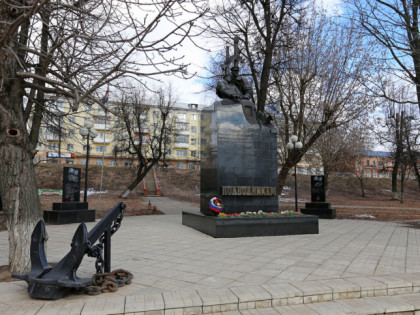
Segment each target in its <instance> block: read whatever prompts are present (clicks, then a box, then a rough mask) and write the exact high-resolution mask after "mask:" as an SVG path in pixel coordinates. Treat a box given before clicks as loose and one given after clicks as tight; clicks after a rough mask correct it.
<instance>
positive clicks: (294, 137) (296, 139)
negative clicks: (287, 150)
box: [290, 135, 298, 143]
mask: <svg viewBox="0 0 420 315" xmlns="http://www.w3.org/2000/svg"><path fill="white" fill-rule="evenodd" d="M290 141H292V142H293V143H295V142H296V141H298V136H296V135H292V136H291V137H290Z"/></svg>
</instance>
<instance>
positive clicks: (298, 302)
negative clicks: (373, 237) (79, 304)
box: [125, 273, 420, 314]
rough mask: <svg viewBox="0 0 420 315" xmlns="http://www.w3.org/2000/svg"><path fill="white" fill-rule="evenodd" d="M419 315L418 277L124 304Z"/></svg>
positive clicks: (188, 294) (152, 308)
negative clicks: (417, 313)
mask: <svg viewBox="0 0 420 315" xmlns="http://www.w3.org/2000/svg"><path fill="white" fill-rule="evenodd" d="M270 311H271V313H270ZM415 311H418V312H419V313H420V273H416V274H394V275H392V276H389V275H387V276H364V277H355V278H344V279H329V280H313V281H295V282H290V283H278V284H263V285H259V286H244V287H232V288H222V289H212V288H198V289H196V290H183V291H175V292H162V293H156V294H149V295H142V296H127V298H126V301H125V313H131V312H133V313H134V312H145V313H146V314H147V312H153V313H154V312H156V314H167V313H171V314H172V313H174V314H178V313H180V314H217V313H222V314H279V313H280V314H386V313H396V312H410V314H414V312H415ZM226 312H228V313H226ZM229 312H230V313H229Z"/></svg>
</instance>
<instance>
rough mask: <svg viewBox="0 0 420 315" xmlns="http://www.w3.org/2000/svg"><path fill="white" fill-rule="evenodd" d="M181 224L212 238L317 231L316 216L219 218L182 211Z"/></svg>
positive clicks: (310, 232)
mask: <svg viewBox="0 0 420 315" xmlns="http://www.w3.org/2000/svg"><path fill="white" fill-rule="evenodd" d="M182 224H183V225H185V226H188V227H191V228H193V229H195V230H197V231H200V232H202V233H204V234H207V235H210V236H213V237H214V238H233V237H249V236H278V235H298V234H318V233H319V228H318V217H316V216H299V217H286V216H285V217H273V218H234V219H233V218H229V219H221V218H217V217H213V216H205V215H203V214H201V213H200V214H196V213H191V212H186V211H183V212H182Z"/></svg>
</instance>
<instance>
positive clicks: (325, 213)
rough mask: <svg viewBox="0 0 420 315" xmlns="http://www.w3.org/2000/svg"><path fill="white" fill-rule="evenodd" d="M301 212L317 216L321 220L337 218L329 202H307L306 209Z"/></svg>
mask: <svg viewBox="0 0 420 315" xmlns="http://www.w3.org/2000/svg"><path fill="white" fill-rule="evenodd" d="M300 212H302V213H303V214H308V215H316V216H317V217H318V218H320V219H335V218H336V217H337V215H336V211H335V209H332V208H331V203H329V202H307V203H305V208H304V209H300Z"/></svg>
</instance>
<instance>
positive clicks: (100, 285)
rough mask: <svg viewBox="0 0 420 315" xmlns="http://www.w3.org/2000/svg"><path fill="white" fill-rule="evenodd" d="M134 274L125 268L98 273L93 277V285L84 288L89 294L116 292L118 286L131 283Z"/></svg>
mask: <svg viewBox="0 0 420 315" xmlns="http://www.w3.org/2000/svg"><path fill="white" fill-rule="evenodd" d="M132 279H133V274H132V273H131V272H129V271H127V270H124V269H117V270H114V271H113V272H111V273H110V272H105V273H97V274H94V275H93V277H92V281H93V285H90V286H87V287H85V288H84V292H85V293H86V294H88V295H98V294H101V293H103V292H115V291H117V290H118V288H120V287H123V286H125V285H126V284H130V283H131V280H132Z"/></svg>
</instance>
